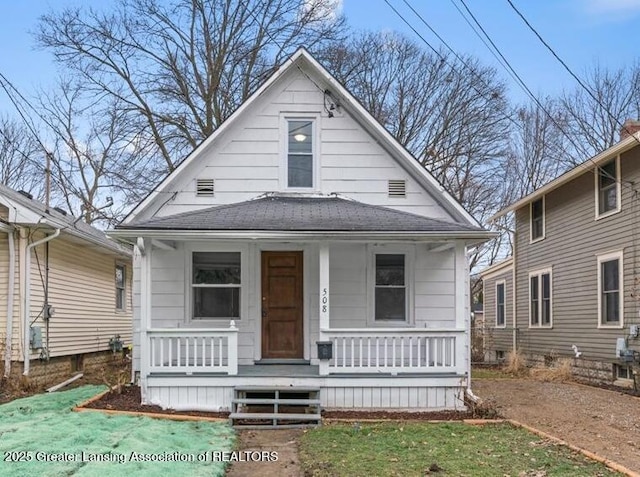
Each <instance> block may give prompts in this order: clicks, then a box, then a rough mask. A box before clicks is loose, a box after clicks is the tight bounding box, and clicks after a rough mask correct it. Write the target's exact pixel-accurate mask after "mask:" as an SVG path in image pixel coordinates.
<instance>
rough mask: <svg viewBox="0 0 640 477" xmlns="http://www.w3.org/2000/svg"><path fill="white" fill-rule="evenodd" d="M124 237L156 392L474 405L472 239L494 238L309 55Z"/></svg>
mask: <svg viewBox="0 0 640 477" xmlns="http://www.w3.org/2000/svg"><path fill="white" fill-rule="evenodd" d="M110 234H111V235H112V236H114V237H117V238H119V239H124V240H128V241H130V242H131V243H133V244H135V246H136V247H135V249H136V252H135V263H136V265H135V267H134V275H135V278H134V339H135V341H134V347H135V353H134V366H135V370H136V371H137V372H138V373H139V382H140V385H141V387H142V400H143V402H144V403H149V404H159V405H161V406H163V407H167V408H174V409H197V410H230V411H232V412H233V414H232V417H233V416H240V415H241V413H239V411H240V410H241V409H242V407H243V406H246V405H249V404H255V403H263V404H264V403H269V404H273V405H274V408H275V409H274V412H273V413H268V414H264V416H266V417H267V418H268V419H271V418H274V416H275V415H276V414H277V412H278V404H279V403H280V404H281V403H282V402H286V403H288V404H314V405H316V408H317V407H319V406H321V407H323V408H327V409H330V408H349V409H370V408H384V409H400V408H402V409H407V408H410V409H423V410H424V409H426V410H431V409H433V410H435V409H453V408H457V409H461V408H463V406H464V404H463V402H462V400H461V399H462V394H463V392H464V390H465V389H466V387H467V386H468V383H469V362H470V360H469V297H468V290H469V270H468V265H467V259H466V248H467V246H468V245H470V244H473V243H478V242H481V241H484V240H486V239H487V238H489V237H491V236H492V234H491V233H489V232H487V231H485V230H483V229H482V228H481V227H480V225H479V224H478V223H477V222H476V221H475V220H474V219H473V218H472V217H471V216H470V215H469V214H468V213H467V212H466V211H465V210H464V209H463V207H461V206H460V204H459V203H457V202H456V201H455V200H454V199H453V198H452V197H451V196H450V195H449V194H448V193H447V192H446V191H445V190H444V189H443V187H442V186H441V185H440V184H439V183H438V182H437V181H436V180H435V179H434V178H433V177H432V176H431V175H430V174H429V173H428V172H427V171H425V170H424V168H423V167H421V166H420V165H419V163H418V162H417V161H416V160H415V159H414V158H413V157H412V156H411V155H410V154H409V153H408V152H407V151H406V150H405V149H404V148H402V147H401V146H400V145H399V144H398V143H397V142H396V141H395V140H394V139H393V137H392V136H391V135H390V134H389V133H388V132H387V131H386V130H385V129H384V128H383V127H382V126H381V125H380V124H379V123H378V122H376V121H375V120H374V119H373V117H372V116H371V115H370V114H369V113H368V112H367V111H366V110H365V109H364V108H363V107H362V106H361V105H360V104H359V103H358V102H357V101H356V100H355V99H354V98H353V96H351V95H350V94H349V93H348V92H347V91H346V90H345V88H344V87H343V86H341V85H340V84H339V83H338V82H337V81H336V80H335V79H334V78H333V77H332V76H331V75H330V74H329V73H328V72H327V71H326V70H325V69H324V68H323V67H322V66H321V65H320V64H319V63H318V62H317V61H316V60H315V59H314V58H313V57H312V56H311V55H310V54H309V53H308V52H307V51H306V50H305V49H300V50H298V51H297V52H296V53H295V54H294V55H293V56H292V57H291V58H290V59H289V60H288V61H287V62H286V63H284V64H283V65H282V66H281V67H280V68H279V69H278V70H277V71H276V72H275V74H273V76H272V77H271V78H270V79H269V80H268V81H266V83H265V84H264V85H263V86H262V87H261V88H260V89H259V90H258V91H256V93H255V94H253V95H252V96H251V97H250V98H249V99H248V100H247V101H246V102H245V103H244V104H243V105H242V106H241V107H240V108H239V109H238V110H237V111H236V112H235V113H234V114H233V115H232V116H231V117H230V118H229V119H228V120H227V121H226V122H224V124H222V125H221V126H220V127H219V128H218V129H217V130H216V131H215V133H214V134H212V135H211V136H210V137H209V138H208V139H207V140H205V141H204V142H203V143H202V144H201V145H200V146H199V147H198V148H197V149H196V150H194V151H193V153H192V154H191V155H190V156H189V157H187V158H186V160H184V162H183V163H182V164H181V165H180V166H179V167H178V168H177V169H176V170H175V171H174V172H173V173H172V174H170V175H169V176H168V177H167V178H166V179H165V180H164V181H162V183H160V184H159V185H158V186H157V187H156V188H155V189H154V191H153V192H152V193H151V194H150V195H149V196H148V197H147V198H146V199H145V200H143V201H142V202H141V203H140V204H139V205H138V206H137V207H136V208H135V209H134V210H133V211H132V212H131V213H130V214H129V216H128V217H127V218H126V219H125V220H124V221H123V222H122V223H121V224H120V225H119V226H118V227H116V229H115V230H113V231H111V232H110ZM287 398H288V399H289V401H285V399H287ZM310 416H312V417H313V418H316V414H313V413H312V414H310ZM298 417H300V415H299V414H298ZM309 419H311V417H310V418H309Z"/></svg>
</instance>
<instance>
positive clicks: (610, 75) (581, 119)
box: [561, 64, 640, 164]
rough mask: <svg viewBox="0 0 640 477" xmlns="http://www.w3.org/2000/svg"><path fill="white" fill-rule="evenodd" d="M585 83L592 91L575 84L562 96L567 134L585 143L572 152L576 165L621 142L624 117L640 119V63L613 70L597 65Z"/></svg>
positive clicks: (587, 76) (588, 74)
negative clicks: (574, 87)
mask: <svg viewBox="0 0 640 477" xmlns="http://www.w3.org/2000/svg"><path fill="white" fill-rule="evenodd" d="M584 83H585V84H586V86H587V87H588V88H589V90H590V92H591V94H589V93H588V92H587V91H585V90H584V89H582V88H578V87H576V89H575V90H574V91H571V92H566V93H564V94H563V96H562V99H561V101H562V106H563V108H564V112H565V114H566V115H567V121H568V128H567V130H568V133H569V134H571V135H572V136H573V137H575V138H576V140H577V141H578V142H579V143H580V144H583V145H585V146H586V147H581V148H578V149H575V148H574V150H573V151H572V156H573V161H574V163H576V164H577V163H580V162H583V161H584V160H586V159H587V156H590V155H593V154H596V153H598V152H600V151H603V150H605V149H607V148H608V147H610V146H612V145H614V144H615V143H616V142H618V140H619V135H620V129H621V124H622V123H623V122H624V120H625V119H640V65H638V64H635V65H631V66H627V67H623V68H620V69H618V70H614V71H611V70H607V69H606V68H604V67H602V66H600V65H596V66H594V67H593V68H592V69H590V70H589V71H587V73H586V76H585V78H584ZM592 95H593V97H592ZM594 98H595V99H594Z"/></svg>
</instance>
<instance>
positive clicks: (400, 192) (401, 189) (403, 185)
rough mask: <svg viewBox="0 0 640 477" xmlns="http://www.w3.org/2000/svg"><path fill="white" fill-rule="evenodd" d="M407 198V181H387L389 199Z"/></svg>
mask: <svg viewBox="0 0 640 477" xmlns="http://www.w3.org/2000/svg"><path fill="white" fill-rule="evenodd" d="M406 196H407V181H405V180H395V179H392V180H390V181H389V197H406Z"/></svg>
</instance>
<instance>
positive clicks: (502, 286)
mask: <svg viewBox="0 0 640 477" xmlns="http://www.w3.org/2000/svg"><path fill="white" fill-rule="evenodd" d="M506 301H507V288H506V282H505V281H504V280H500V281H498V282H496V326H497V327H499V328H504V327H505V326H506V324H507V322H506Z"/></svg>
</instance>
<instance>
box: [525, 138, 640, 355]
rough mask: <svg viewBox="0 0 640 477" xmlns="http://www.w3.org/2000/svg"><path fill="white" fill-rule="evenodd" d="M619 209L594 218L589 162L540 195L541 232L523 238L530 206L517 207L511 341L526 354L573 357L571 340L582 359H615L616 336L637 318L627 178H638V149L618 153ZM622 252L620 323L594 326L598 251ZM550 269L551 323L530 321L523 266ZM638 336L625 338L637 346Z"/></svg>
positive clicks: (639, 233) (636, 235)
mask: <svg viewBox="0 0 640 477" xmlns="http://www.w3.org/2000/svg"><path fill="white" fill-rule="evenodd" d="M620 166H621V177H622V190H621V193H622V195H621V197H622V201H621V204H622V210H621V211H620V212H619V213H617V214H614V215H611V216H609V217H605V218H601V219H599V220H595V179H594V172H593V169H591V170H590V171H588V172H585V173H584V174H582V175H581V176H579V177H577V178H575V179H574V180H572V181H570V182H568V183H567V184H565V185H563V186H562V187H560V188H558V189H556V190H554V191H551V192H550V193H548V194H547V195H546V197H545V209H546V210H545V221H546V234H545V236H546V237H545V239H544V240H541V241H539V242H536V243H533V244H532V243H529V206H528V205H527V206H525V207H522V208H520V209H518V210H517V211H516V230H517V234H516V240H515V243H516V261H515V264H516V265H515V266H516V276H517V277H516V281H517V285H518V286H517V326H518V337H519V339H518V342H519V346H520V348H521V349H522V350H523V351H524V352H525V353H535V354H545V355H556V356H573V351H572V349H571V346H572V345H574V344H575V345H576V346H578V348H579V350H580V351H581V352H582V357H583V358H585V359H589V360H603V361H615V349H616V338H618V337H624V336H627V335H628V329H629V325H631V324H637V323H638V322H639V321H640V320H639V318H638V310H639V304H638V302H637V300H636V299H635V298H634V295H636V294H637V293H636V292H635V290H634V282H635V281H636V280H637V274H635V270H637V268H638V267H637V261H638V254H637V248H638V244H640V229H639V228H638V226H639V225H640V224H639V218H640V215H639V214H640V203H638V198H637V197H633V194H634V193H633V191H632V190H631V184H630V182H629V181H633V182H635V183H636V184H637V183H638V182H639V180H640V148H639V147H635V148H633V149H632V150H630V151H628V152H627V153H625V154H622V155H621V159H620ZM616 251H623V254H624V255H623V263H624V328H623V329H601V328H598V285H597V279H598V278H597V275H598V274H597V272H598V266H597V256H598V255H602V254H606V253H609V252H616ZM541 268H552V270H553V284H552V307H553V327H552V328H551V329H537V328H530V327H529V297H528V294H529V272H531V271H535V270H537V269H541ZM638 344H639V340H635V341H633V340H630V345H631V346H632V347H634V345H635V347H636V348H638V346H637V345H638Z"/></svg>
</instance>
